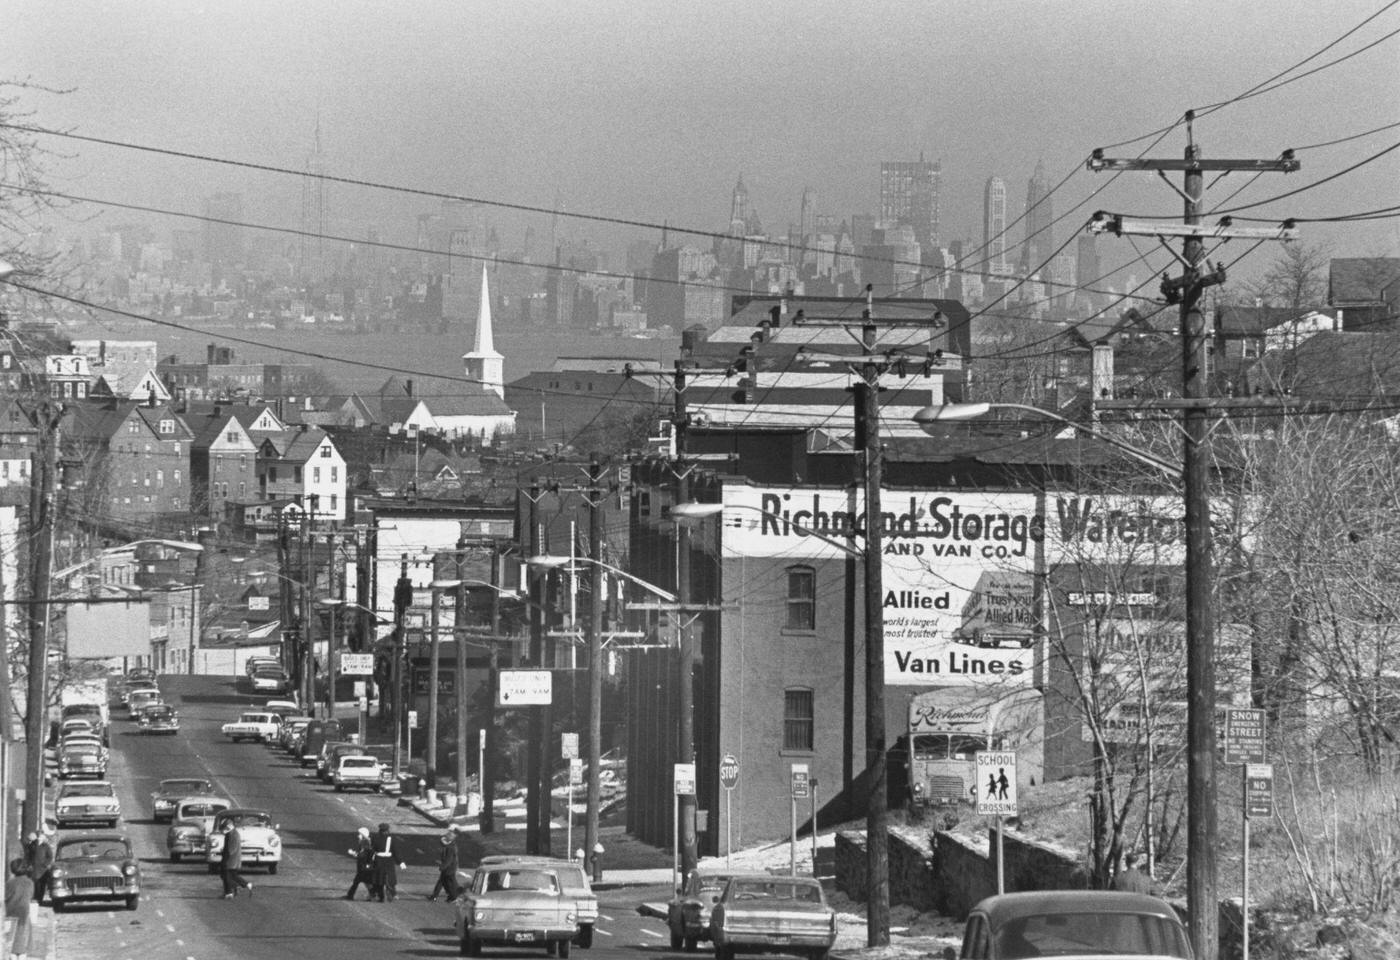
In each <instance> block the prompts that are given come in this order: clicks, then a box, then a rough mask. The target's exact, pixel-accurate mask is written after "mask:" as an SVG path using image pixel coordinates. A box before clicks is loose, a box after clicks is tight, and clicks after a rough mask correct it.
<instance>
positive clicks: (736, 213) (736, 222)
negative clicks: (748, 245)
mask: <svg viewBox="0 0 1400 960" xmlns="http://www.w3.org/2000/svg"><path fill="white" fill-rule="evenodd" d="M748 220H749V191H748V188H747V187H745V186H744V175H743V174H742V173H741V174H739V182H738V183H736V184H734V193H733V194H732V195H731V196H730V199H729V234H730V236H734V237H742V236H743V235H744V233H745V232H746V230H747V228H748Z"/></svg>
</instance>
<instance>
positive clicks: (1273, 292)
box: [1241, 243, 1332, 310]
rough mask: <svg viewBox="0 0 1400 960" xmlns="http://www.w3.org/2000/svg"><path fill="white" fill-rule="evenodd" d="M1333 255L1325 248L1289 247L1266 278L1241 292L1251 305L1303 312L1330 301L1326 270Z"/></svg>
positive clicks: (1268, 271) (1277, 259)
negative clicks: (1255, 303)
mask: <svg viewBox="0 0 1400 960" xmlns="http://www.w3.org/2000/svg"><path fill="white" fill-rule="evenodd" d="M1331 261H1332V253H1331V251H1330V250H1329V249H1328V248H1327V247H1326V246H1323V245H1322V244H1313V245H1311V246H1309V245H1307V244H1304V243H1286V244H1284V245H1283V247H1282V250H1281V252H1280V253H1279V255H1278V257H1277V258H1276V259H1275V260H1274V262H1273V263H1271V264H1270V265H1269V268H1268V269H1267V270H1265V271H1264V275H1263V276H1262V277H1260V278H1259V280H1258V281H1256V282H1254V283H1246V284H1244V285H1243V286H1242V288H1241V290H1242V292H1243V294H1244V296H1243V299H1244V300H1245V301H1246V302H1248V303H1251V304H1252V303H1254V302H1256V301H1258V302H1260V303H1261V304H1262V305H1263V306H1266V307H1287V308H1291V309H1295V310H1304V309H1307V308H1310V307H1319V306H1321V305H1322V304H1324V303H1325V302H1326V300H1327V270H1328V266H1329V264H1330V263H1331Z"/></svg>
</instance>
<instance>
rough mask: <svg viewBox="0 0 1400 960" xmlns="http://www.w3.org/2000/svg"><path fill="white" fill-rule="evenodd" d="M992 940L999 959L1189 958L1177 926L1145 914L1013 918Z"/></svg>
mask: <svg viewBox="0 0 1400 960" xmlns="http://www.w3.org/2000/svg"><path fill="white" fill-rule="evenodd" d="M994 939H995V940H996V945H997V956H998V957H1001V958H1003V960H1024V958H1027V957H1049V956H1055V955H1057V954H1060V955H1063V954H1083V953H1107V954H1113V955H1114V956H1123V957H1145V956H1152V957H1180V958H1186V957H1189V956H1190V952H1189V951H1190V948H1189V946H1188V944H1187V943H1186V938H1185V934H1184V932H1183V931H1182V928H1181V926H1180V924H1177V923H1173V922H1172V921H1171V920H1170V919H1168V918H1166V917H1157V916H1150V915H1146V914H1134V913H1093V912H1085V913H1053V914H1043V915H1032V916H1027V917H1017V918H1015V919H1013V920H1009V921H1007V922H1006V923H1005V924H1003V925H1002V926H1001V927H999V928H998V929H997V931H996V933H995V935H994Z"/></svg>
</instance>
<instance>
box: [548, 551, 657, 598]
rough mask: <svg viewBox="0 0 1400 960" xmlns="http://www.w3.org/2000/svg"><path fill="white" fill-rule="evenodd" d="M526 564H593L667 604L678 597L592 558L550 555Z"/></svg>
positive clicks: (558, 567)
mask: <svg viewBox="0 0 1400 960" xmlns="http://www.w3.org/2000/svg"><path fill="white" fill-rule="evenodd" d="M525 562H526V564H527V565H529V566H530V567H531V568H532V569H535V570H558V569H561V568H563V567H567V566H570V565H571V564H575V563H588V564H592V565H593V566H596V567H599V568H601V569H603V570H607V571H608V572H609V573H611V574H613V575H615V576H618V577H621V578H622V579H624V580H627V581H629V582H631V583H635V584H636V585H637V586H639V587H641V588H642V589H643V590H646V591H648V592H650V593H653V594H655V595H656V596H658V597H660V598H661V599H662V600H665V601H666V602H667V603H675V602H676V595H675V594H674V593H672V592H671V591H669V590H666V589H663V588H662V587H658V586H657V585H656V584H654V583H651V582H650V581H647V580H643V579H642V578H641V577H638V576H634V575H633V574H630V573H628V572H627V571H626V570H623V569H622V568H620V567H615V566H613V565H612V564H610V563H604V562H603V561H602V560H594V559H593V558H592V557H564V556H553V555H550V554H540V555H539V556H534V557H531V558H530V559H529V560H526V561H525Z"/></svg>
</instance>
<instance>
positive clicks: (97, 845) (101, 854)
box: [54, 839, 131, 860]
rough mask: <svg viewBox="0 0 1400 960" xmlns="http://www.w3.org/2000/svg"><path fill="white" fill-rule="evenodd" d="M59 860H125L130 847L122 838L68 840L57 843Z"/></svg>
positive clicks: (128, 855) (129, 853)
mask: <svg viewBox="0 0 1400 960" xmlns="http://www.w3.org/2000/svg"><path fill="white" fill-rule="evenodd" d="M54 856H55V857H56V858H57V859H59V860H126V859H128V858H130V856H131V848H130V847H129V846H127V844H126V841H124V840H111V839H98V840H69V841H66V842H64V843H60V844H59V845H58V853H56V854H55V855H54Z"/></svg>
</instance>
